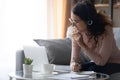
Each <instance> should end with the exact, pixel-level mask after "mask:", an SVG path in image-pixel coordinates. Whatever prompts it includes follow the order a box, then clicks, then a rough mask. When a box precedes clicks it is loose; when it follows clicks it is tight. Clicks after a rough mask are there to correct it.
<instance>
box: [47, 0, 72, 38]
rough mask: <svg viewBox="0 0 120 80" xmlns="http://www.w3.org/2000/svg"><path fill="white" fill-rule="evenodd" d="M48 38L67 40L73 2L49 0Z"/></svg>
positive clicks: (69, 0) (68, 0)
mask: <svg viewBox="0 0 120 80" xmlns="http://www.w3.org/2000/svg"><path fill="white" fill-rule="evenodd" d="M47 9H48V10H47V11H48V12H47V23H48V24H47V27H48V28H47V29H48V30H47V32H48V38H65V36H66V30H67V27H68V26H69V20H68V19H69V17H70V13H71V0H48V3H47Z"/></svg>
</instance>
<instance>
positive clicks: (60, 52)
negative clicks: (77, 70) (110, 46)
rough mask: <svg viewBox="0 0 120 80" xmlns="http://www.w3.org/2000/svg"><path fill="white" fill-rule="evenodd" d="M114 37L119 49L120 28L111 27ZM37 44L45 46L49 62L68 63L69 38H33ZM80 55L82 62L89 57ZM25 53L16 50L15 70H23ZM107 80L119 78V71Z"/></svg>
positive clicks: (118, 79) (119, 79)
mask: <svg viewBox="0 0 120 80" xmlns="http://www.w3.org/2000/svg"><path fill="white" fill-rule="evenodd" d="M113 31H114V37H115V39H116V42H117V46H118V47H119V49H120V36H119V35H120V28H113ZM34 41H35V42H36V43H37V44H38V45H39V46H45V47H46V52H47V55H48V59H49V62H50V63H52V64H56V65H67V66H68V65H69V63H70V56H71V54H70V53H71V40H70V39H69V38H65V39H52V40H42V39H35V40H34ZM80 55H81V56H82V58H83V59H82V62H83V63H84V62H87V61H89V59H88V58H87V57H86V56H85V55H84V54H83V53H82V52H80ZM24 58H25V54H24V51H23V50H17V51H16V71H21V70H23V67H22V64H23V59H24ZM61 68H63V67H61ZM109 80H120V73H114V74H112V75H110V79H109Z"/></svg>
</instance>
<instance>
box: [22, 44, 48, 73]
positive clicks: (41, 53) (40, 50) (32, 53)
mask: <svg viewBox="0 0 120 80" xmlns="http://www.w3.org/2000/svg"><path fill="white" fill-rule="evenodd" d="M23 49H24V54H25V57H29V58H32V59H33V63H32V65H33V71H40V65H41V64H49V62H48V57H47V53H46V50H45V47H44V46H23Z"/></svg>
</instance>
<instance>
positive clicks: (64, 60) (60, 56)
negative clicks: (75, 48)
mask: <svg viewBox="0 0 120 80" xmlns="http://www.w3.org/2000/svg"><path fill="white" fill-rule="evenodd" d="M34 41H35V42H36V43H37V44H38V45H39V46H45V47H46V52H47V55H48V60H49V62H50V63H52V64H59V65H69V64H70V58H71V41H70V39H69V38H65V39H49V40H43V39H34Z"/></svg>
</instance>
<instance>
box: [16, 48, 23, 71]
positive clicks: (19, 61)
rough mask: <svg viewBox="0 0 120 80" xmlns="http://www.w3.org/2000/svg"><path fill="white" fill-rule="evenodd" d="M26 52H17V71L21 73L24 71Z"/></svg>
mask: <svg viewBox="0 0 120 80" xmlns="http://www.w3.org/2000/svg"><path fill="white" fill-rule="evenodd" d="M24 58H25V55H24V51H23V50H17V51H16V71H21V70H23V67H22V65H23V62H24Z"/></svg>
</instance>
